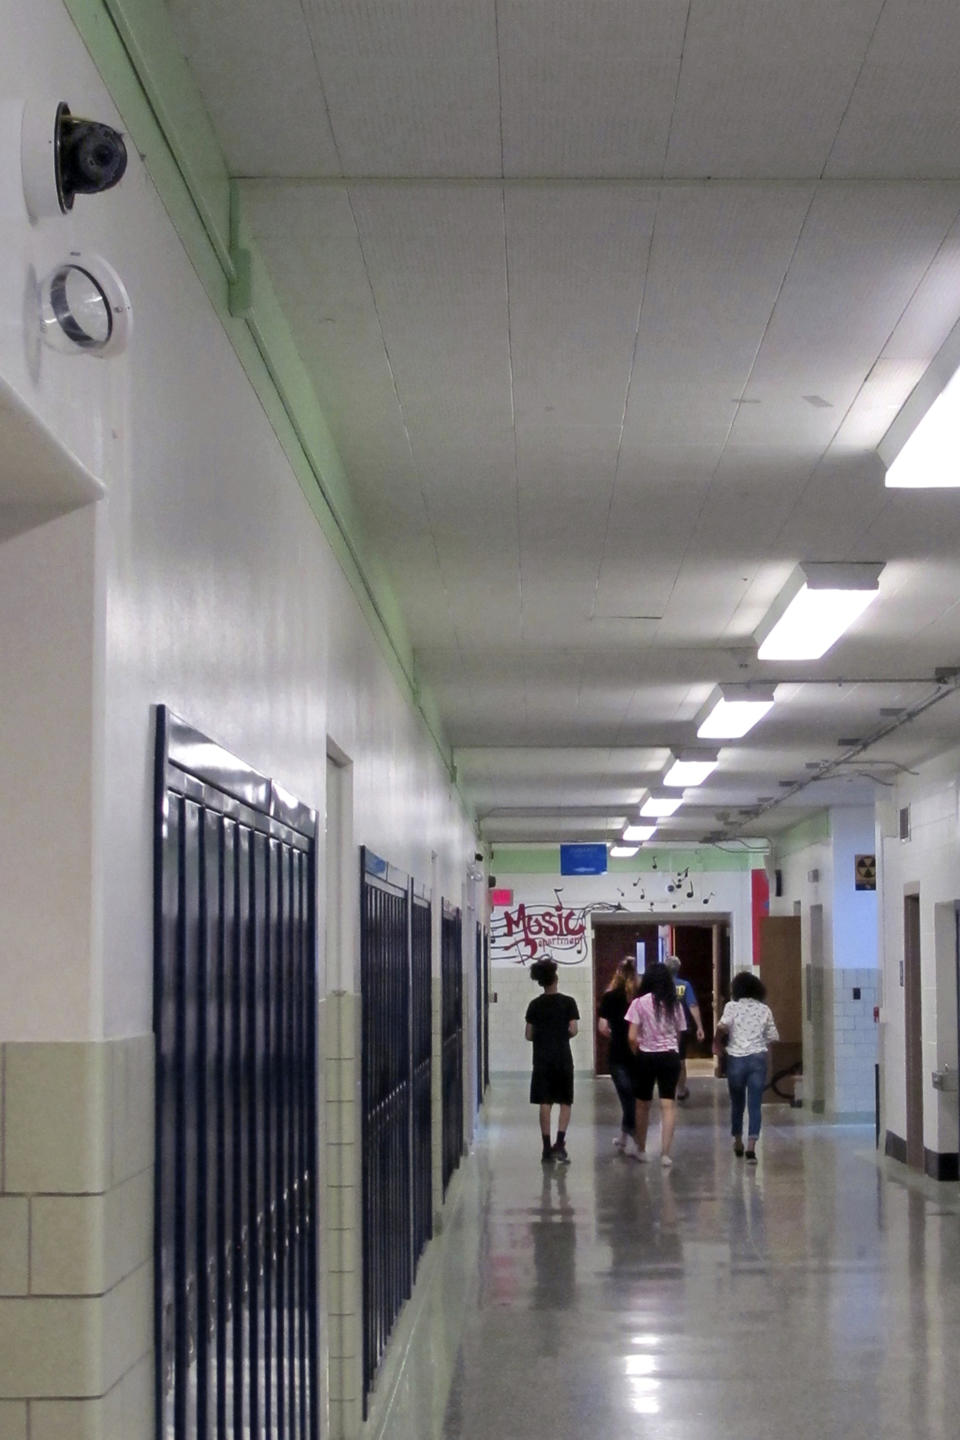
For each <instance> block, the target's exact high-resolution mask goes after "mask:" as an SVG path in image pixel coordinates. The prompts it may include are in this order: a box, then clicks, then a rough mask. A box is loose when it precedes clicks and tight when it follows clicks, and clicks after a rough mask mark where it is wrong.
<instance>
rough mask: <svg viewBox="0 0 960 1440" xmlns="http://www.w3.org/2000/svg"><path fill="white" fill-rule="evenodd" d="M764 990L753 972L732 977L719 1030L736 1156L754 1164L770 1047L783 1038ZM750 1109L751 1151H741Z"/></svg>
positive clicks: (760, 981) (717, 1035) (748, 1128)
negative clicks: (744, 1117)
mask: <svg viewBox="0 0 960 1440" xmlns="http://www.w3.org/2000/svg"><path fill="white" fill-rule="evenodd" d="M766 998H767V991H766V987H765V986H764V984H763V981H762V980H761V979H760V977H759V976H758V975H754V974H753V972H752V971H751V970H740V971H739V972H738V973H737V974H736V975H734V977H733V984H732V985H731V986H730V999H729V1000H728V1001H727V1003H726V1005H725V1006H724V1007H723V1014H722V1015H721V1016H720V1024H719V1025H718V1026H717V1032H716V1039H717V1044H718V1046H719V1047H720V1048H721V1049H722V1048H725V1049H726V1054H727V1088H728V1090H729V1091H730V1133H731V1134H732V1135H733V1153H734V1154H735V1155H744V1158H745V1159H746V1160H747V1161H748V1162H751V1163H755V1162H756V1158H757V1140H758V1139H759V1138H760V1121H761V1102H762V1100H763V1092H764V1090H765V1089H766V1085H767V1047H768V1046H769V1045H770V1044H771V1043H772V1041H774V1040H779V1039H780V1036H779V1034H778V1033H777V1026H776V1021H775V1020H774V1018H773V1011H772V1010H771V1009H770V1006H769V1005H767V1004H765V1003H764V1002H765V1001H766ZM744 1108H746V1110H747V1148H746V1153H745V1154H744V1148H743V1112H744Z"/></svg>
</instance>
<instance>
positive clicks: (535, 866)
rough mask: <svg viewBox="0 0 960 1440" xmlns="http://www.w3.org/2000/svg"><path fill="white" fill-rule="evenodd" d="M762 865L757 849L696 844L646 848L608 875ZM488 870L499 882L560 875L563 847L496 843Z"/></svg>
mask: <svg viewBox="0 0 960 1440" xmlns="http://www.w3.org/2000/svg"><path fill="white" fill-rule="evenodd" d="M654 860H656V866H654V863H653V862H654ZM762 866H763V856H762V855H761V854H760V853H759V852H758V851H755V850H721V849H719V848H718V847H717V846H715V845H697V846H694V847H692V848H691V849H690V850H644V851H642V852H641V853H640V854H639V855H636V856H635V857H634V858H633V859H632V860H611V861H609V869H608V871H607V874H608V875H648V874H650V875H652V874H654V873H655V871H658V872H660V873H661V874H667V875H672V874H675V872H676V871H677V870H687V869H689V870H691V871H692V872H693V873H694V874H697V875H703V874H707V873H710V872H713V873H716V872H717V871H738V870H739V871H744V870H754V869H757V868H761V867H762ZM489 869H490V873H491V874H492V875H496V877H497V883H498V884H499V883H500V881H501V878H502V877H503V876H506V875H559V874H560V847H559V845H546V846H543V847H538V848H535V849H534V848H529V847H524V846H519V845H518V846H516V847H514V846H511V845H496V846H494V848H493V852H492V854H491V857H490V866H489ZM571 878H572V877H571Z"/></svg>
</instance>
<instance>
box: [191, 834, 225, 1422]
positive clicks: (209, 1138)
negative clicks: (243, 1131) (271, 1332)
mask: <svg viewBox="0 0 960 1440" xmlns="http://www.w3.org/2000/svg"><path fill="white" fill-rule="evenodd" d="M221 832H222V817H221V816H219V815H217V814H216V813H211V812H210V811H209V810H206V811H204V812H203V826H202V829H201V831H200V844H201V876H200V913H201V930H200V940H201V944H200V954H199V962H200V969H199V975H198V1015H199V1017H200V1046H199V1071H200V1078H201V1085H200V1090H201V1094H200V1122H199V1133H200V1137H201V1163H200V1167H199V1177H198V1178H199V1184H200V1194H199V1205H198V1219H197V1286H198V1299H199V1316H200V1329H199V1342H200V1344H199V1357H198V1364H199V1376H200V1387H199V1395H198V1400H199V1411H200V1415H201V1417H202V1418H201V1419H200V1420H199V1422H198V1430H199V1433H200V1434H208V1435H213V1434H215V1433H216V1429H217V1424H218V1416H219V1412H220V1363H219V1362H220V1356H219V1347H218V1343H217V1342H218V1336H219V1333H220V1328H221V1294H220V1287H221V1277H220V1256H221V1254H222V1250H223V1235H222V1223H221V1220H222V1209H221V1207H222V1195H221V1187H222V1174H221V1163H220V1161H221V1155H220V1151H221V1139H220V1137H221V1130H222V1023H223V964H222V950H221V941H222V923H221V922H222V915H221Z"/></svg>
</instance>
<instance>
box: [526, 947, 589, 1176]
mask: <svg viewBox="0 0 960 1440" xmlns="http://www.w3.org/2000/svg"><path fill="white" fill-rule="evenodd" d="M530 979H531V980H535V981H536V983H537V984H538V985H540V986H541V987H542V989H543V994H542V995H538V996H537V998H536V1000H531V1001H530V1004H529V1005H528V1006H527V1014H526V1031H525V1033H526V1037H527V1039H528V1040H531V1041H532V1042H533V1074H532V1076H531V1078H530V1103H531V1105H538V1106H539V1107H540V1138H541V1141H542V1143H543V1154H542V1156H541V1159H542V1160H544V1161H551V1160H556V1161H557V1163H558V1164H560V1165H568V1164H569V1163H570V1156H569V1155H568V1154H567V1127H568V1125H569V1124H570V1112H571V1109H572V1107H573V1054H572V1052H571V1050H570V1041H571V1040H572V1039H573V1037H574V1035H576V1033H577V1030H578V1028H579V1021H580V1011H579V1010H578V1009H577V1002H576V1000H574V998H573V996H572V995H561V994H560V991H559V988H558V982H557V966H556V963H555V962H554V961H553V960H551V959H550V958H549V956H542V957H541V958H540V959H538V960H535V961H534V962H533V964H532V965H531V966H530ZM554 1105H558V1106H559V1107H560V1111H559V1120H558V1127H557V1138H556V1141H555V1142H554V1143H553V1144H552V1145H551V1143H550V1118H551V1110H552V1108H553V1106H554Z"/></svg>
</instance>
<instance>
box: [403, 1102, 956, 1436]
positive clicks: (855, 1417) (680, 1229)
mask: <svg viewBox="0 0 960 1440" xmlns="http://www.w3.org/2000/svg"><path fill="white" fill-rule="evenodd" d="M528 1083H529V1082H528V1079H527V1077H526V1076H520V1075H509V1076H495V1077H494V1081H493V1084H492V1087H491V1090H490V1092H489V1096H488V1100H487V1103H486V1105H485V1107H484V1111H483V1114H482V1117H481V1124H480V1126H479V1129H478V1133H477V1138H476V1143H475V1145H474V1146H473V1148H472V1150H471V1153H470V1155H469V1157H468V1158H467V1159H466V1160H465V1161H464V1163H463V1165H462V1167H461V1171H462V1174H461V1176H460V1177H459V1179H458V1184H459V1185H460V1191H459V1196H458V1199H457V1201H456V1203H455V1205H454V1213H453V1215H452V1217H451V1221H450V1223H449V1225H448V1228H447V1230H446V1232H445V1234H444V1236H443V1237H442V1238H441V1239H440V1241H438V1242H437V1245H436V1246H435V1247H432V1248H433V1249H434V1254H433V1255H432V1256H431V1257H430V1259H431V1263H430V1264H429V1265H428V1266H427V1270H428V1272H429V1278H428V1282H427V1284H426V1285H425V1286H424V1287H423V1295H422V1297H421V1298H419V1300H418V1299H417V1298H415V1300H414V1302H413V1305H412V1307H411V1308H413V1309H414V1310H415V1312H416V1313H415V1315H414V1317H413V1319H412V1321H411V1322H408V1323H411V1324H412V1329H411V1331H410V1334H409V1336H408V1337H407V1338H406V1341H405V1344H404V1345H403V1346H402V1347H401V1348H402V1349H403V1351H404V1361H403V1363H402V1365H401V1366H400V1367H399V1369H398V1372H397V1374H396V1375H395V1376H393V1377H391V1383H390V1385H389V1386H388V1387H387V1388H389V1389H390V1391H391V1405H390V1410H389V1415H388V1416H385V1417H384V1428H383V1430H382V1433H383V1434H385V1435H389V1436H390V1437H391V1440H398V1437H400V1436H404V1437H406V1436H407V1435H408V1434H409V1435H410V1436H411V1437H412V1436H414V1435H418V1436H419V1437H421V1440H422V1437H425V1436H427V1435H429V1436H431V1437H436V1440H467V1437H469V1440H495V1437H496V1440H521V1437H523V1440H567V1437H570V1440H573V1437H580V1436H583V1435H602V1436H604V1437H609V1440H621V1437H623V1440H626V1437H631V1440H632V1437H637V1436H644V1435H656V1436H657V1437H658V1440H675V1437H676V1440H679V1437H682V1440H713V1437H720V1436H730V1435H736V1436H742V1437H746V1440H801V1437H803V1440H806V1437H809V1436H813V1435H822V1436H828V1437H845V1440H856V1437H861V1436H862V1437H868V1436H869V1437H874V1440H902V1437H905V1436H907V1435H910V1436H914V1437H918V1440H947V1437H954V1436H955V1435H956V1433H957V1413H958V1410H960V1370H958V1366H957V1363H956V1359H957V1354H958V1348H960V1267H958V1259H960V1254H958V1251H960V1229H958V1223H957V1222H958V1217H960V1196H958V1193H957V1189H956V1187H955V1186H953V1185H949V1186H947V1185H943V1184H939V1185H938V1184H936V1183H935V1182H932V1181H929V1180H926V1179H921V1178H919V1177H916V1176H911V1175H909V1174H908V1173H907V1171H906V1170H905V1169H904V1167H903V1166H900V1165H897V1164H895V1163H894V1162H892V1161H889V1160H885V1159H883V1158H882V1157H880V1156H878V1154H877V1152H876V1150H875V1148H874V1134H873V1128H872V1127H867V1126H849V1125H843V1126H840V1125H831V1124H827V1123H824V1122H822V1121H820V1120H818V1118H817V1117H815V1116H811V1115H810V1114H809V1112H806V1111H794V1110H791V1109H790V1108H788V1107H787V1106H777V1107H776V1108H772V1107H765V1111H764V1129H763V1136H762V1139H761V1143H760V1147H759V1151H760V1159H759V1163H758V1164H757V1166H756V1167H748V1166H746V1165H745V1164H744V1162H743V1161H742V1160H737V1159H736V1158H735V1157H734V1156H733V1153H732V1150H731V1148H730V1142H729V1137H728V1134H727V1128H728V1127H727V1105H726V1087H725V1085H724V1084H723V1082H720V1081H714V1080H712V1079H696V1080H694V1081H693V1084H692V1097H691V1101H690V1102H689V1103H688V1104H687V1105H686V1106H684V1107H681V1110H682V1113H681V1115H680V1117H679V1120H678V1127H677V1138H676V1143H675V1147H674V1155H675V1163H674V1166H673V1168H672V1169H671V1170H666V1171H665V1170H662V1169H661V1167H660V1164H659V1160H658V1157H657V1154H656V1150H657V1134H656V1131H653V1132H652V1134H651V1149H652V1151H653V1152H654V1153H653V1154H652V1155H651V1159H650V1162H649V1163H648V1164H646V1165H640V1164H638V1163H637V1162H635V1161H630V1160H626V1159H623V1158H621V1157H620V1156H618V1155H617V1154H616V1153H615V1152H614V1151H613V1149H612V1148H611V1138H612V1135H613V1134H614V1129H615V1124H616V1115H617V1112H616V1106H615V1101H614V1095H613V1089H612V1086H610V1085H609V1083H608V1082H607V1081H606V1080H604V1079H600V1080H596V1081H593V1080H591V1079H589V1078H588V1077H584V1076H580V1075H578V1077H577V1098H576V1106H575V1110H574V1119H573V1122H572V1124H571V1127H570V1132H569V1137H568V1144H569V1150H570V1154H571V1159H572V1163H571V1164H570V1165H569V1167H565V1168H560V1167H557V1166H554V1165H549V1166H544V1165H541V1163H540V1158H539V1143H538V1137H537V1127H536V1116H535V1112H534V1111H533V1109H532V1107H530V1106H529V1105H528V1103H527V1086H528ZM655 1113H656V1107H655ZM425 1278H426V1277H425ZM444 1397H447V1398H444Z"/></svg>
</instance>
